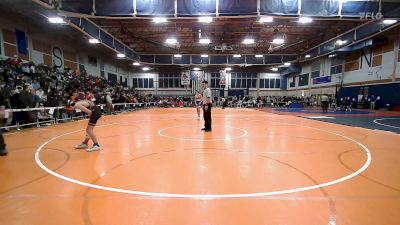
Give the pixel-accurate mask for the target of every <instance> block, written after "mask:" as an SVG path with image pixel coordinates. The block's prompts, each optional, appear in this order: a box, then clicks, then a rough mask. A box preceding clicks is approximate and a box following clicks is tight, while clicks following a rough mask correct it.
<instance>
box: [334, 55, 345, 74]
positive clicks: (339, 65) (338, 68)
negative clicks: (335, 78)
mask: <svg viewBox="0 0 400 225" xmlns="http://www.w3.org/2000/svg"><path fill="white" fill-rule="evenodd" d="M342 67H343V65H342V60H340V59H337V58H332V59H331V75H332V74H338V73H342Z"/></svg>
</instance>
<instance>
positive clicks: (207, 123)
mask: <svg viewBox="0 0 400 225" xmlns="http://www.w3.org/2000/svg"><path fill="white" fill-rule="evenodd" d="M207 106H208V109H207V110H206V109H205V108H204V105H203V116H204V128H205V129H206V130H211V107H212V104H211V103H208V104H207Z"/></svg>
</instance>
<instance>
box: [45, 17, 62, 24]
mask: <svg viewBox="0 0 400 225" xmlns="http://www.w3.org/2000/svg"><path fill="white" fill-rule="evenodd" d="M48 20H49V22H50V23H55V24H63V23H65V21H64V19H63V18H61V17H49V18H48Z"/></svg>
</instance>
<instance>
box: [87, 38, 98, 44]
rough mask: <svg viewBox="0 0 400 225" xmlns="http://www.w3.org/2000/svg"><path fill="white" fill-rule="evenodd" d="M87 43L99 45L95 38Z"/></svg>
mask: <svg viewBox="0 0 400 225" xmlns="http://www.w3.org/2000/svg"><path fill="white" fill-rule="evenodd" d="M89 43H90V44H98V43H100V41H99V40H97V39H96V38H90V39H89Z"/></svg>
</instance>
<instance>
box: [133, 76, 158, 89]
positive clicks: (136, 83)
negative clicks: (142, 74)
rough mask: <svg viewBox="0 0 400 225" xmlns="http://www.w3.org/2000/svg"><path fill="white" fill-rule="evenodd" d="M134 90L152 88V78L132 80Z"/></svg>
mask: <svg viewBox="0 0 400 225" xmlns="http://www.w3.org/2000/svg"><path fill="white" fill-rule="evenodd" d="M133 87H134V88H154V79H153V78H133Z"/></svg>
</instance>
